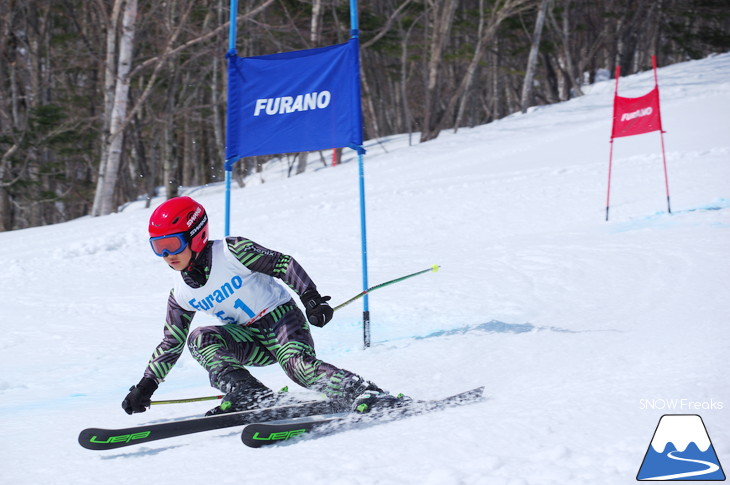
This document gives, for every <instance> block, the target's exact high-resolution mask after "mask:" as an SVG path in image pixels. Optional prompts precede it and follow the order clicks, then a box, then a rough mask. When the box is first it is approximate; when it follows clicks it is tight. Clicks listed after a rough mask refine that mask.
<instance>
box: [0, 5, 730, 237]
mask: <svg viewBox="0 0 730 485" xmlns="http://www.w3.org/2000/svg"><path fill="white" fill-rule="evenodd" d="M228 18H229V5H228V1H227V0H168V1H160V0H4V1H2V2H0V231H7V230H13V229H20V228H26V227H32V226H39V225H44V224H52V223H57V222H63V221H66V220H69V219H74V218H77V217H81V216H86V215H94V216H96V215H104V214H109V213H111V212H116V211H118V210H120V207H123V206H124V204H125V203H126V202H129V201H133V200H139V199H140V198H146V199H147V200H148V201H149V200H150V199H151V197H152V196H154V195H155V194H158V195H165V196H166V197H172V196H175V195H177V194H178V193H179V192H180V190H181V188H183V187H192V186H200V185H205V184H210V183H216V182H220V181H222V180H223V161H224V158H225V153H224V152H225V109H226V72H225V69H226V62H225V54H226V51H227V50H228ZM349 19H350V12H349V2H348V1H347V0H242V1H240V2H239V9H238V17H237V28H238V37H237V44H236V49H237V53H238V55H239V56H253V55H264V54H271V53H276V52H283V51H291V50H299V49H307V48H312V47H320V46H325V45H331V44H336V43H342V42H346V41H347V40H348V39H349V38H350V35H351V32H350V20H349ZM359 20H360V32H359V34H360V41H361V81H362V96H363V98H362V106H363V115H364V117H363V119H364V131H365V139H366V140H367V139H374V138H378V137H382V136H387V135H391V134H396V133H410V134H412V143H423V142H427V141H428V140H431V139H434V138H436V137H438V135H439V133H440V132H441V131H442V130H458V129H459V128H460V127H471V126H476V125H480V124H484V123H489V122H491V121H494V120H497V119H500V118H503V117H505V116H507V115H510V114H512V113H515V112H519V111H522V112H525V111H526V110H527V109H528V108H529V107H532V106H536V105H544V104H551V103H556V102H560V101H564V100H567V99H570V98H572V97H576V96H580V95H581V94H582V89H583V88H584V87H585V86H586V85H588V84H591V83H593V82H595V81H596V80H605V79H607V78H610V77H612V76H613V73H614V69H615V66H620V68H621V74H622V75H628V74H632V73H636V72H639V71H642V70H646V69H649V68H651V59H652V56H656V59H657V64H658V65H659V66H665V65H669V64H673V63H676V62H681V61H685V60H688V59H695V58H701V57H705V56H707V55H710V54H713V53H720V52H725V51H727V50H730V4H728V2H727V0H360V1H359ZM606 136H607V138H608V136H609V133H607V134H606ZM313 157H315V158H313ZM272 158H277V159H282V158H283V159H285V160H286V163H287V166H288V173H289V175H291V176H294V175H296V174H297V173H301V172H303V171H305V170H306V167H307V164H308V163H310V164H311V163H312V162H313V161H314V163H315V164H319V163H321V164H323V165H329V164H331V163H332V158H330V156H329V155H328V156H325V155H324V154H323V153H321V152H320V153H309V154H306V153H297V154H282V155H277V156H266V157H251V158H246V159H243V160H241V161H240V162H239V163H237V164H236V165H235V168H234V178H235V180H236V181H237V183H238V184H239V186H241V187H244V186H245V184H246V181H247V177H249V176H251V175H253V174H255V173H256V172H260V171H261V169H262V167H263V165H264V164H265V163H267V162H268V161H270V160H271V159H272Z"/></svg>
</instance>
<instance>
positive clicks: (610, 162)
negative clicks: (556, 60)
mask: <svg viewBox="0 0 730 485" xmlns="http://www.w3.org/2000/svg"><path fill="white" fill-rule="evenodd" d="M620 75H621V68H620V67H619V66H616V88H615V89H614V92H613V118H612V119H611V141H610V143H611V150H610V151H609V154H608V190H607V192H606V221H608V208H609V207H610V203H611V169H612V168H613V135H614V132H613V126H614V120H615V119H616V97H617V96H618V78H619V76H620Z"/></svg>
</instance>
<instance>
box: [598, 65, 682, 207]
mask: <svg viewBox="0 0 730 485" xmlns="http://www.w3.org/2000/svg"><path fill="white" fill-rule="evenodd" d="M651 64H652V68H653V70H654V89H652V90H651V91H649V92H648V93H647V94H645V95H643V96H639V97H638V98H623V97H621V96H619V95H618V80H619V78H620V77H621V69H620V68H619V66H616V89H615V91H614V93H613V126H612V127H611V151H610V152H609V155H608V191H607V192H606V220H608V210H609V206H610V205H611V170H612V168H613V139H614V138H620V137H622V136H632V135H641V134H643V133H651V132H652V131H658V132H659V138H660V140H661V142H662V160H663V162H664V185H665V188H666V191H667V211H668V212H669V213H670V214H671V213H672V206H671V204H670V200H669V177H668V176H667V155H666V152H665V150H664V130H663V129H662V116H661V113H660V112H659V79H658V78H657V72H656V57H655V56H651Z"/></svg>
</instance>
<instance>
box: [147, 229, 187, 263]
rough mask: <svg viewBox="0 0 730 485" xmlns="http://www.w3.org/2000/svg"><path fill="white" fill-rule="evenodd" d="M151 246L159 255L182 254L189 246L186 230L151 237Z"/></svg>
mask: <svg viewBox="0 0 730 485" xmlns="http://www.w3.org/2000/svg"><path fill="white" fill-rule="evenodd" d="M150 246H152V251H154V253H155V254H156V255H157V256H160V257H163V256H172V255H175V254H180V253H181V252H183V251H185V248H186V247H188V242H187V240H186V239H185V233H184V232H178V233H177V234H168V235H167V236H158V237H151V238H150Z"/></svg>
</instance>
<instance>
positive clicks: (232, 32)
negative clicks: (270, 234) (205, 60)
mask: <svg viewBox="0 0 730 485" xmlns="http://www.w3.org/2000/svg"><path fill="white" fill-rule="evenodd" d="M229 14H230V21H229V24H228V55H226V59H228V56H229V55H231V56H232V55H235V53H236V18H237V17H238V0H231V3H230V12H229ZM234 163H236V162H235V161H231V160H226V161H225V170H226V207H225V213H226V215H225V227H224V231H223V234H224V236H225V237H228V236H230V234H231V175H232V172H233V164H234Z"/></svg>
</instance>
